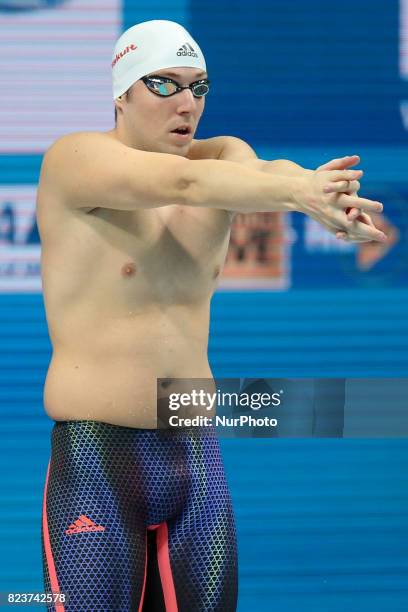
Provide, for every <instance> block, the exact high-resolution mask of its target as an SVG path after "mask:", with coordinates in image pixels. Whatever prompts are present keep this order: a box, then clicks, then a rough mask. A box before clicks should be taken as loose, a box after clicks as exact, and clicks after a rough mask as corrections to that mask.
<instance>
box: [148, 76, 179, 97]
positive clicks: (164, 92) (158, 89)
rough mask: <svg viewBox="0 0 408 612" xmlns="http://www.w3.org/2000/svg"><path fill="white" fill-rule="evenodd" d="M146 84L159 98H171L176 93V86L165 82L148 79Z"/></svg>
mask: <svg viewBox="0 0 408 612" xmlns="http://www.w3.org/2000/svg"><path fill="white" fill-rule="evenodd" d="M146 84H147V86H148V87H149V88H150V89H151V90H152V91H154V92H155V93H158V94H160V95H161V96H171V95H172V94H174V93H176V91H177V85H175V84H174V83H168V82H167V81H153V80H150V79H149V80H148V81H146Z"/></svg>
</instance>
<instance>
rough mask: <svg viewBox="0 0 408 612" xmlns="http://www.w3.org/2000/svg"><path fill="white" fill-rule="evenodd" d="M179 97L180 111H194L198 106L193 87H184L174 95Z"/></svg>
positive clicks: (178, 108) (178, 109)
mask: <svg viewBox="0 0 408 612" xmlns="http://www.w3.org/2000/svg"><path fill="white" fill-rule="evenodd" d="M174 97H175V98H177V103H178V107H177V111H178V112H179V113H187V112H190V113H191V112H193V111H194V110H195V108H196V99H195V98H194V96H193V92H192V91H191V89H183V91H180V92H179V93H178V94H176V95H175V96H174Z"/></svg>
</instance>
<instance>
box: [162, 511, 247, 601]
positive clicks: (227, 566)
mask: <svg viewBox="0 0 408 612" xmlns="http://www.w3.org/2000/svg"><path fill="white" fill-rule="evenodd" d="M228 506H229V504H228V505H227V507H225V508H223V509H221V508H218V509H216V510H215V509H214V508H210V507H208V508H207V512H208V514H207V515H205V516H199V515H198V514H197V513H195V512H194V510H193V511H191V512H189V513H187V514H186V515H185V516H184V517H182V518H181V519H179V520H175V521H168V524H167V527H168V551H169V562H170V568H171V573H172V576H173V582H174V591H175V598H176V600H177V605H178V612H204V611H205V612H235V610H236V607H237V591H238V580H237V573H238V562H237V544H236V532H235V523H234V517H233V514H232V510H231V508H230V507H228ZM162 541H163V539H162Z"/></svg>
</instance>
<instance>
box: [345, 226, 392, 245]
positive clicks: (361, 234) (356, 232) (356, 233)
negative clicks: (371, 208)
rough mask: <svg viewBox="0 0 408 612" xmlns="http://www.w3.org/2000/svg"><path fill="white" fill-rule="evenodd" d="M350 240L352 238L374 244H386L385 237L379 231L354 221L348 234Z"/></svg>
mask: <svg viewBox="0 0 408 612" xmlns="http://www.w3.org/2000/svg"><path fill="white" fill-rule="evenodd" d="M348 234H349V236H350V238H351V239H353V238H357V239H358V238H365V239H367V240H374V241H375V242H386V241H387V236H386V235H385V234H384V232H382V231H381V230H379V229H377V228H376V227H372V226H370V225H367V224H366V223H361V222H360V221H355V222H354V223H353V227H352V228H350V230H349V232H348Z"/></svg>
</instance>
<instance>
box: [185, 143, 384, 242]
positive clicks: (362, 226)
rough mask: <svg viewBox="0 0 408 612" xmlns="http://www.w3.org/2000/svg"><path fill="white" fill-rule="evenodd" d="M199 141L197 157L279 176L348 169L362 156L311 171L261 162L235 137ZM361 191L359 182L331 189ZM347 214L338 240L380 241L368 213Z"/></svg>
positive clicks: (286, 163)
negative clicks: (213, 159) (343, 229)
mask: <svg viewBox="0 0 408 612" xmlns="http://www.w3.org/2000/svg"><path fill="white" fill-rule="evenodd" d="M196 142H197V147H196V152H195V153H196V155H200V156H201V155H203V157H207V156H208V157H209V156H210V155H214V156H215V157H216V158H217V159H224V160H228V161H234V162H238V163H241V164H243V165H245V166H247V167H249V168H253V169H254V170H260V171H262V172H268V173H270V174H277V175H280V176H294V177H300V176H306V175H308V174H313V172H322V171H324V170H345V169H347V168H351V167H352V166H355V165H356V164H358V163H359V162H360V157H359V156H358V155H351V156H346V157H342V158H339V159H333V160H331V161H329V162H328V163H326V164H323V165H322V166H319V167H318V168H317V169H316V170H309V169H306V168H302V166H299V165H298V164H296V163H294V162H292V161H290V160H287V159H276V160H273V161H266V160H262V159H258V157H257V155H256V153H255V151H254V150H253V149H252V147H250V146H249V145H248V144H247V143H246V142H244V141H243V140H241V139H240V138H235V137H233V136H218V137H216V138H210V139H208V140H203V141H196ZM359 189H360V183H359V181H357V180H353V181H343V182H342V181H338V182H337V183H333V184H332V187H331V191H332V192H334V191H336V192H337V193H345V194H348V195H354V196H355V197H357V192H358V190H359ZM345 212H346V216H347V224H348V227H347V231H335V230H332V231H335V233H336V237H337V238H341V239H346V240H350V241H352V242H367V241H370V240H378V238H379V236H378V230H377V228H376V227H375V225H374V223H373V221H372V219H371V217H370V216H369V215H368V214H367V213H365V212H363V211H362V210H360V209H359V208H356V207H355V206H351V207H350V208H348V209H346V211H345ZM327 229H329V228H327ZM383 236H384V238H386V236H385V234H383ZM384 238H383V240H384Z"/></svg>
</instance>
